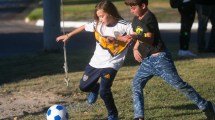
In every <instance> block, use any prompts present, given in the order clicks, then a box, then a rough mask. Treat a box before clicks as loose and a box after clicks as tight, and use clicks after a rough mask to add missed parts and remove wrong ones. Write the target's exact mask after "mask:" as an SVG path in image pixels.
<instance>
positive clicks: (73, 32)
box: [56, 25, 85, 42]
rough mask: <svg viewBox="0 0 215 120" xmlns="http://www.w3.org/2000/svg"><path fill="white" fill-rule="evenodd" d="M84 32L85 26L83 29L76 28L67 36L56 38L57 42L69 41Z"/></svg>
mask: <svg viewBox="0 0 215 120" xmlns="http://www.w3.org/2000/svg"><path fill="white" fill-rule="evenodd" d="M84 30H85V26H84V25H82V26H81V27H79V28H76V29H75V30H73V31H72V32H70V33H67V34H66V35H61V36H58V37H57V38H56V41H57V42H58V41H67V40H68V39H69V38H70V37H72V36H73V35H75V34H78V33H80V32H82V31H84Z"/></svg>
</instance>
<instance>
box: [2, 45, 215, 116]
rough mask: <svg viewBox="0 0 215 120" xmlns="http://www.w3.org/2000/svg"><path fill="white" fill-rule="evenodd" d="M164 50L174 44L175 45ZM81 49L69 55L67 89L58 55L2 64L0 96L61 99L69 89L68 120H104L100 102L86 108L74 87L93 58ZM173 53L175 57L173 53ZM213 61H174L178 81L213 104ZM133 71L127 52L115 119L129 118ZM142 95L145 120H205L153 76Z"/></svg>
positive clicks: (115, 90) (117, 81)
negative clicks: (21, 93)
mask: <svg viewBox="0 0 215 120" xmlns="http://www.w3.org/2000/svg"><path fill="white" fill-rule="evenodd" d="M167 46H176V45H175V44H174V43H173V44H167ZM174 48H176V47H174ZM82 50H83V51H81V53H82V55H81V56H80V54H79V53H80V51H74V52H70V53H69V55H68V64H69V78H70V84H69V87H66V85H65V84H64V81H63V79H64V71H63V68H62V66H63V62H64V60H63V54H62V53H37V54H33V55H31V56H22V57H12V58H4V59H0V66H1V69H0V74H1V78H0V79H1V80H0V81H1V84H0V94H5V93H11V92H17V91H43V92H46V91H49V92H53V93H55V94H60V91H63V90H70V91H72V93H73V94H72V95H66V97H67V99H72V101H73V102H72V103H68V106H67V109H68V111H69V115H70V118H71V119H72V120H73V119H74V120H82V119H90V120H96V119H105V118H106V116H107V113H106V109H105V108H104V103H103V102H102V100H101V98H100V97H99V99H98V101H97V102H96V104H95V105H93V106H90V107H89V106H88V105H87V104H86V102H85V101H86V97H87V94H85V93H83V92H81V91H80V90H79V88H78V85H79V80H80V78H81V76H82V74H83V69H84V67H85V65H86V64H87V63H88V61H89V60H90V57H91V55H92V54H93V52H92V51H91V50H86V49H82ZM171 51H173V55H174V53H175V51H176V49H172V50H171ZM214 57H215V55H214V54H205V55H199V57H197V58H195V59H192V58H186V59H184V58H178V57H177V56H174V57H173V58H174V60H175V64H176V67H177V69H178V72H179V74H180V76H181V77H182V78H183V79H184V80H185V81H186V82H188V83H190V84H191V85H192V86H193V87H194V88H196V90H197V91H198V92H199V93H200V94H201V95H202V97H204V98H206V99H208V100H212V101H213V102H215V92H214V91H215V82H214V78H215V74H214V72H215V64H214V63H215V58H214ZM137 68H138V63H137V62H135V61H134V60H133V56H132V54H131V51H129V54H128V57H127V58H126V61H125V64H124V66H123V67H122V68H121V69H120V70H119V72H118V74H117V76H116V79H115V81H114V84H113V87H112V91H113V96H114V99H115V102H116V105H117V108H118V110H119V117H120V119H122V120H131V119H132V118H133V101H132V93H131V82H132V78H133V76H134V75H135V72H136V70H137ZM144 94H145V115H146V120H203V119H205V116H204V114H203V113H202V112H201V111H200V110H198V108H197V107H196V106H195V105H194V104H193V103H192V102H191V101H189V100H187V99H186V98H185V97H184V96H183V95H182V94H181V93H179V92H178V91H176V90H174V89H173V88H172V87H170V86H169V85H168V84H166V83H165V82H164V81H163V80H162V79H160V78H159V77H154V78H152V79H151V80H150V81H149V82H148V84H147V85H146V87H145V91H144ZM64 97H65V96H64ZM45 112H46V111H44V113H38V114H35V115H26V116H23V117H22V118H20V120H43V119H45Z"/></svg>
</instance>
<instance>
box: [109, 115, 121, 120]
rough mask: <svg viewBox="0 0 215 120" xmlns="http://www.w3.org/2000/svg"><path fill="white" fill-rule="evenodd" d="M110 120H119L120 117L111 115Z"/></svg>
mask: <svg viewBox="0 0 215 120" xmlns="http://www.w3.org/2000/svg"><path fill="white" fill-rule="evenodd" d="M108 120H119V118H118V115H109V116H108Z"/></svg>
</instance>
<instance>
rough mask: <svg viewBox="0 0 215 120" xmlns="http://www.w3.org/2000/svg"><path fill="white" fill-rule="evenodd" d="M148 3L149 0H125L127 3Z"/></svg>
mask: <svg viewBox="0 0 215 120" xmlns="http://www.w3.org/2000/svg"><path fill="white" fill-rule="evenodd" d="M143 3H144V4H146V5H148V0H125V4H126V5H131V6H133V5H141V4H143Z"/></svg>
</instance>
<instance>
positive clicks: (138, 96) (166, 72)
mask: <svg viewBox="0 0 215 120" xmlns="http://www.w3.org/2000/svg"><path fill="white" fill-rule="evenodd" d="M153 76H160V77H161V78H162V79H163V80H165V81H166V82H167V83H168V84H170V85H171V86H172V87H174V88H175V89H177V90H179V91H180V92H182V93H183V94H184V95H185V96H186V97H187V98H188V99H190V100H191V101H193V102H194V103H195V104H196V105H197V106H198V107H199V109H201V110H203V109H205V108H206V106H207V101H206V100H205V99H203V98H202V97H201V96H200V95H199V94H198V93H197V92H196V91H195V90H194V88H193V87H192V86H190V85H189V84H188V83H186V82H184V81H183V80H182V79H181V78H180V76H179V75H178V73H177V70H176V68H175V65H174V63H173V61H172V58H171V54H170V53H169V52H160V54H159V55H156V56H149V57H146V58H145V59H144V60H143V62H142V63H141V65H140V67H139V69H138V70H137V73H136V75H135V77H134V80H133V86H132V92H133V101H134V113H135V116H134V117H135V118H144V94H143V88H144V87H145V85H146V83H147V81H148V80H149V79H151V78H152V77H153Z"/></svg>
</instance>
